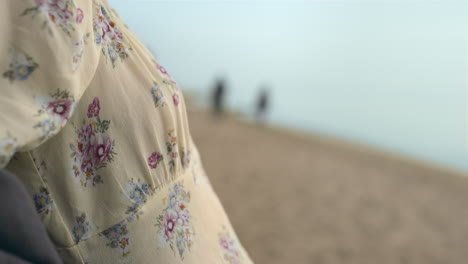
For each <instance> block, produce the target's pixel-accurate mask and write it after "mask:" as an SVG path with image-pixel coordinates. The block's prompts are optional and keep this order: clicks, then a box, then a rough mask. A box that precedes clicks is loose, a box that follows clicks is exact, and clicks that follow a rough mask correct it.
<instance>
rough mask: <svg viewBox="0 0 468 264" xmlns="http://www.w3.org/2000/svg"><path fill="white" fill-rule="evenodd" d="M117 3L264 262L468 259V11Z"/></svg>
mask: <svg viewBox="0 0 468 264" xmlns="http://www.w3.org/2000/svg"><path fill="white" fill-rule="evenodd" d="M110 3H111V4H112V5H113V7H114V8H115V9H116V10H117V11H118V12H119V13H120V16H121V17H122V18H123V20H124V21H126V23H127V24H128V26H129V28H130V29H131V30H132V31H133V32H134V33H135V34H136V35H137V36H138V37H139V38H140V39H141V40H142V42H143V43H144V44H145V45H146V46H147V47H148V48H149V49H150V51H151V52H152V53H153V54H154V55H155V57H156V58H157V60H158V61H159V63H161V64H162V65H164V67H165V68H166V69H167V70H168V71H169V72H170V73H171V75H172V76H173V77H174V78H175V79H176V80H177V81H178V83H179V85H180V86H181V87H182V89H183V90H184V91H185V92H186V95H185V96H186V100H187V101H188V102H187V103H188V110H189V118H190V120H189V121H190V125H191V130H192V134H193V137H194V140H195V142H196V143H197V145H198V147H199V149H200V152H201V155H202V159H203V162H204V166H205V168H206V170H207V173H208V175H209V177H210V179H211V181H212V182H213V186H214V188H215V190H216V191H217V193H218V194H219V196H220V199H221V200H222V202H223V204H224V206H225V208H226V211H227V212H228V214H229V215H230V217H231V221H232V222H233V225H234V227H235V228H236V230H237V233H238V236H239V238H240V240H241V241H242V243H243V244H244V246H245V248H246V249H247V251H248V252H249V253H250V255H251V257H252V258H253V260H254V261H255V262H257V263H287V262H291V263H296V264H297V263H360V264H363V263H425V264H427V263H444V264H445V263H467V259H468V251H467V250H466V249H467V248H468V209H467V203H466V201H468V177H467V176H468V162H467V161H468V137H467V135H468V131H467V121H466V120H467V105H466V98H467V94H466V88H467V87H468V15H467V14H468V1H466V0H309V1H299V0H297V1H296V0H268V1H267V0H229V1H223V0H216V1H215V0H185V1H184V0H172V1H162V0H110ZM220 146H223V147H222V148H220Z"/></svg>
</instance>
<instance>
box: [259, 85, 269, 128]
mask: <svg viewBox="0 0 468 264" xmlns="http://www.w3.org/2000/svg"><path fill="white" fill-rule="evenodd" d="M268 101H269V92H268V89H266V88H263V89H262V90H261V91H260V95H259V97H258V101H257V109H256V119H257V123H259V124H262V123H264V122H265V121H266V114H267V111H268V104H269V102H268Z"/></svg>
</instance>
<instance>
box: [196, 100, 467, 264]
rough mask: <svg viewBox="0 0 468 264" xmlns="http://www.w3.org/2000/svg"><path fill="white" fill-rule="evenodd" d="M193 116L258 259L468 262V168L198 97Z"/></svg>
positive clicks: (226, 199)
mask: <svg viewBox="0 0 468 264" xmlns="http://www.w3.org/2000/svg"><path fill="white" fill-rule="evenodd" d="M189 118H190V126H191V131H192V135H193V137H194V140H195V142H196V144H197V145H198V148H199V150H200V152H201V155H202V159H203V163H204V166H205V169H206V171H207V173H208V175H209V177H210V179H211V181H212V184H213V187H214V188H215V190H216V191H217V193H218V195H219V197H220V199H221V201H222V202H223V204H224V207H225V209H226V211H227V213H228V215H229V216H230V218H231V221H232V224H233V225H234V227H235V229H236V231H237V234H238V236H239V238H240V240H241V241H242V243H243V244H244V246H245V248H246V249H247V250H248V252H249V254H250V255H251V257H252V259H253V260H254V261H255V262H256V263H257V264H261V263H268V264H285V263H286V264H289V263H291V264H293V263H294V264H301V263H304V264H305V263H307V264H309V263H313V264H321V263H350V264H352V263H356V264H367V263H368V264H385V263H389V264H395V263H421V264H432V263H434V264H435V263H440V264H442V263H443V264H450V263H457V264H465V263H468V177H467V176H468V175H462V174H461V173H456V172H453V171H450V170H448V169H443V168H437V167H433V166H429V165H426V164H423V163H419V162H415V161H411V160H409V159H405V158H402V157H399V156H396V155H391V154H387V153H384V152H380V151H377V150H373V149H371V148H367V147H363V146H359V145H356V144H351V143H347V142H344V141H338V140H334V139H331V138H326V137H323V136H317V135H312V134H310V135H305V134H301V133H293V132H289V131H287V130H281V129H274V128H267V127H258V126H256V125H253V124H249V123H247V122H244V121H241V120H239V119H236V118H234V117H232V116H230V117H228V118H226V119H224V120H221V121H216V120H214V119H213V118H212V116H211V115H209V113H207V112H206V111H205V110H203V109H199V108H196V107H190V108H189Z"/></svg>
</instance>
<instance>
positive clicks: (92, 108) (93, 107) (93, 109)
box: [88, 97, 101, 118]
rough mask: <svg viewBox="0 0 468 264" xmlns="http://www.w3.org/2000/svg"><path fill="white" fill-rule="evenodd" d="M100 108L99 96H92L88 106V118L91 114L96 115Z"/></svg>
mask: <svg viewBox="0 0 468 264" xmlns="http://www.w3.org/2000/svg"><path fill="white" fill-rule="evenodd" d="M100 110H101V106H100V104H99V98H97V97H94V99H93V102H92V103H91V104H89V106H88V118H92V117H93V116H98V115H99V111H100Z"/></svg>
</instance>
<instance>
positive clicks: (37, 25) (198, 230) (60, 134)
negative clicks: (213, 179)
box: [0, 0, 252, 264]
mask: <svg viewBox="0 0 468 264" xmlns="http://www.w3.org/2000/svg"><path fill="white" fill-rule="evenodd" d="M1 6H2V8H0V19H1V20H2V21H1V23H0V32H1V34H2V41H1V42H0V74H1V76H0V90H1V97H0V166H1V167H5V168H6V169H7V170H10V171H12V172H13V173H15V174H16V175H18V177H20V179H21V180H22V182H23V183H24V185H25V186H26V188H27V190H28V191H29V193H30V194H31V199H32V200H33V202H34V204H35V206H36V209H37V213H38V214H39V215H40V217H41V219H42V221H43V223H44V224H45V226H46V228H47V230H48V233H49V236H50V238H51V239H52V241H53V242H54V244H55V246H56V248H57V250H58V252H59V254H60V255H61V257H62V258H63V260H64V262H65V263H163V264H165V263H197V264H199V263H204V264H208V263H231V264H240V263H252V262H251V261H250V259H249V257H248V255H247V253H246V252H245V250H244V249H243V248H242V246H241V245H240V243H239V240H238V239H237V237H236V235H235V233H234V231H233V229H232V227H231V224H230V222H229V219H228V218H227V216H226V214H225V212H224V210H223V208H222V206H221V204H220V202H219V200H218V198H217V196H216V194H215V193H214V192H213V190H212V188H211V186H210V183H209V181H208V179H207V177H206V176H205V174H204V170H203V168H202V164H201V162H200V157H199V154H198V152H197V149H196V147H195V145H194V144H193V141H192V138H191V136H190V131H189V127H188V123H187V116H186V109H185V104H184V98H183V95H182V92H181V90H180V88H179V86H178V84H177V82H176V81H175V80H174V79H173V78H172V76H171V75H170V74H169V73H168V72H167V71H166V69H165V68H164V67H163V66H162V65H160V64H159V63H158V62H157V61H156V60H155V59H154V58H153V57H152V56H151V55H150V53H149V52H148V51H147V50H146V48H145V47H144V46H143V45H142V44H141V42H139V41H138V39H137V38H136V37H135V36H134V35H133V34H132V33H131V32H130V31H129V30H128V28H127V26H126V25H125V24H123V22H122V21H121V20H120V19H119V17H118V16H117V14H116V13H115V11H114V10H113V9H112V8H110V6H109V5H108V4H107V3H105V2H101V1H99V0H95V1H92V0H82V1H78V0H76V1H73V0H21V1H20V0H6V1H4V2H2V4H1Z"/></svg>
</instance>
